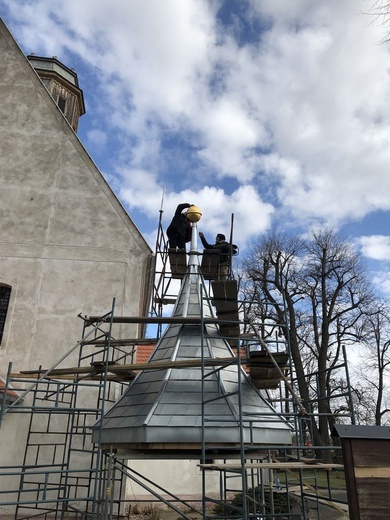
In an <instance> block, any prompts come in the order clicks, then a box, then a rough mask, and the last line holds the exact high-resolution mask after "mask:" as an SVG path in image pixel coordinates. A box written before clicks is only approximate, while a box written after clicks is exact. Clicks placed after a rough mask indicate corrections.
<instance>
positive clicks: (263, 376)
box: [248, 350, 289, 390]
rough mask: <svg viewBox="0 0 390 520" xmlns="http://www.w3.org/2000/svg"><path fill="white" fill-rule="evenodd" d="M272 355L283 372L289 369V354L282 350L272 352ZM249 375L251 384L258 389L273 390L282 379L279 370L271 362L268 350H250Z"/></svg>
mask: <svg viewBox="0 0 390 520" xmlns="http://www.w3.org/2000/svg"><path fill="white" fill-rule="evenodd" d="M272 357H273V358H274V360H275V361H276V363H277V364H278V366H279V369H280V370H282V371H283V372H284V371H286V370H288V369H289V355H288V354H287V353H284V352H272ZM248 368H249V375H250V378H251V380H252V382H253V384H254V385H255V386H256V387H257V388H259V389H260V390H275V389H277V388H278V387H279V383H280V382H281V381H282V377H281V375H280V370H278V369H277V368H276V366H275V364H274V363H273V362H272V359H271V358H270V355H269V354H268V352H265V351H264V350H251V351H250V352H249V363H248Z"/></svg>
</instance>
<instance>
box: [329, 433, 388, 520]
mask: <svg viewBox="0 0 390 520" xmlns="http://www.w3.org/2000/svg"><path fill="white" fill-rule="evenodd" d="M332 435H333V436H334V437H340V439H341V446H342V450H343V459H344V467H345V479H346V484H347V493H348V505H349V515H350V519H351V520H374V519H375V520H381V519H383V520H385V519H386V520H387V519H388V518H389V500H390V497H389V495H390V427H389V426H355V425H344V424H339V425H336V426H335V427H334V430H333V432H332Z"/></svg>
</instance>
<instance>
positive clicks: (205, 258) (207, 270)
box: [200, 249, 220, 280]
mask: <svg viewBox="0 0 390 520" xmlns="http://www.w3.org/2000/svg"><path fill="white" fill-rule="evenodd" d="M219 257H220V251H219V250H217V249H205V250H204V251H203V255H202V263H201V266H200V271H201V273H202V275H203V277H204V278H206V279H207V280H210V279H213V278H214V277H215V276H216V275H217V274H218V273H219Z"/></svg>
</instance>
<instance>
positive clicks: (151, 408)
mask: <svg viewBox="0 0 390 520" xmlns="http://www.w3.org/2000/svg"><path fill="white" fill-rule="evenodd" d="M192 227H193V229H192V242H191V251H190V253H189V265H188V268H187V273H186V275H185V276H184V279H183V281H182V285H181V289H180V291H179V295H178V298H177V302H176V305H175V307H174V310H173V316H175V317H183V318H190V317H192V318H194V317H198V318H199V317H203V318H213V317H214V313H213V309H212V306H211V302H210V299H209V295H208V294H207V290H206V285H205V282H204V279H203V276H202V275H201V273H200V266H199V253H198V247H197V226H196V224H195V223H194V224H192ZM202 328H203V330H202ZM202 355H203V359H204V360H205V361H207V360H208V359H213V358H229V357H231V358H232V364H231V365H228V366H223V367H222V368H219V369H217V370H216V368H215V367H211V368H210V367H203V377H202V368H201V367H193V368H172V367H170V368H166V369H158V370H143V371H141V372H140V373H139V374H138V375H137V376H136V378H135V379H134V381H133V382H132V383H131V384H130V386H129V388H128V389H127V390H126V392H125V393H124V394H123V396H122V397H121V398H120V399H119V401H118V402H117V403H116V404H115V405H114V406H113V407H112V408H111V409H110V410H109V411H108V412H107V413H106V414H105V415H104V417H103V419H102V424H101V428H100V421H99V422H98V423H96V424H95V425H94V426H93V441H94V442H101V444H102V445H103V446H111V447H113V449H117V450H120V451H124V452H125V453H126V454H128V455H129V456H132V457H133V458H135V457H137V454H138V456H140V457H142V458H145V457H147V456H148V455H150V456H153V457H156V455H161V456H162V458H169V457H174V458H181V457H182V456H183V454H186V455H188V454H189V453H196V454H197V456H199V453H200V449H201V442H202V422H203V423H204V428H203V432H204V436H205V437H204V439H205V442H207V445H208V446H209V445H214V446H216V447H217V446H219V448H216V450H217V451H218V453H221V446H225V447H226V449H228V448H229V449H231V447H232V446H239V445H240V443H241V442H244V444H245V445H249V444H250V445H253V446H254V447H259V446H261V445H269V444H279V445H280V444H291V428H290V426H289V425H288V423H287V422H286V421H285V420H284V419H283V418H281V417H280V416H279V415H278V414H277V412H276V411H275V410H274V408H273V407H272V406H271V405H270V404H269V403H268V402H267V401H266V399H265V398H264V397H263V396H264V395H265V394H262V393H261V392H260V391H259V390H257V388H256V387H255V386H254V385H253V384H252V383H251V381H250V380H249V378H248V376H247V375H246V373H245V372H244V370H242V369H240V368H239V367H238V366H237V360H236V358H235V355H234V353H233V351H232V350H231V348H230V345H229V343H228V342H227V341H226V339H224V338H223V337H222V336H221V334H220V332H219V328H218V326H217V325H216V324H209V323H207V324H205V323H202V322H201V320H199V324H188V323H187V324H186V323H185V320H183V323H174V324H170V325H168V326H167V328H166V330H165V332H164V334H163V335H162V337H161V339H160V340H159V341H158V343H157V345H156V347H155V349H154V351H153V353H152V355H151V356H150V358H149V362H150V363H152V362H155V361H160V362H161V361H166V362H167V366H168V367H169V361H178V360H188V359H195V360H198V361H199V359H201V358H202ZM240 412H241V413H240ZM222 451H223V450H222ZM229 456H231V454H230V455H229Z"/></svg>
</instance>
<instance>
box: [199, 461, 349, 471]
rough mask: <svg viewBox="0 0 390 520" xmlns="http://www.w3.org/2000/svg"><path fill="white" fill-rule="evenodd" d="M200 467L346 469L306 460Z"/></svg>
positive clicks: (206, 467) (336, 465) (203, 466)
mask: <svg viewBox="0 0 390 520" xmlns="http://www.w3.org/2000/svg"><path fill="white" fill-rule="evenodd" d="M198 466H199V467H200V468H204V469H217V470H219V469H240V468H242V467H243V466H244V468H245V469H280V470H283V469H310V470H312V469H319V470H326V471H331V470H333V469H344V466H343V464H323V463H320V462H319V463H317V464H305V463H304V462H251V463H245V464H244V465H242V464H238V463H237V464H234V463H233V464H229V463H226V464H198Z"/></svg>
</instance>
